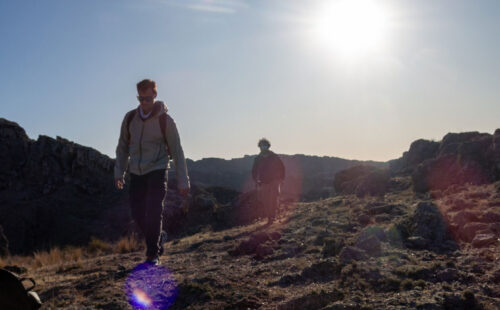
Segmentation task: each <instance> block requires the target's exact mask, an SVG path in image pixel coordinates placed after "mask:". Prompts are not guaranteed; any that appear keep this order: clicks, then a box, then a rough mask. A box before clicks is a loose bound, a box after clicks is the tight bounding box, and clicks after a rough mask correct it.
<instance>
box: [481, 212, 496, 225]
mask: <svg viewBox="0 0 500 310" xmlns="http://www.w3.org/2000/svg"><path fill="white" fill-rule="evenodd" d="M479 221H481V222H483V223H500V214H499V213H497V212H493V211H487V212H484V213H483V214H482V215H481V217H480V219H479Z"/></svg>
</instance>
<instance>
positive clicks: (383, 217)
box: [375, 214, 392, 223]
mask: <svg viewBox="0 0 500 310" xmlns="http://www.w3.org/2000/svg"><path fill="white" fill-rule="evenodd" d="M391 219H392V218H391V216H390V215H388V214H379V215H377V216H375V223H384V222H389V221H391Z"/></svg>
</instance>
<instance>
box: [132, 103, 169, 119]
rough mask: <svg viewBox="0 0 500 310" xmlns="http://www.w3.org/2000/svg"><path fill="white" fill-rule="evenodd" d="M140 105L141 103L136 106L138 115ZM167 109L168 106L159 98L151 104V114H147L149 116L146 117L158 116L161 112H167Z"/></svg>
mask: <svg viewBox="0 0 500 310" xmlns="http://www.w3.org/2000/svg"><path fill="white" fill-rule="evenodd" d="M140 107H141V105H140V104H139V106H138V107H137V113H138V114H139V115H140V113H139V108H140ZM167 111H168V107H167V105H166V104H165V103H164V102H163V101H160V100H158V101H155V103H154V106H153V111H152V113H151V115H149V117H148V118H146V119H149V118H153V117H158V115H161V113H167Z"/></svg>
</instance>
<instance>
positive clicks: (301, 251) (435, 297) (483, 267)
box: [28, 185, 500, 309]
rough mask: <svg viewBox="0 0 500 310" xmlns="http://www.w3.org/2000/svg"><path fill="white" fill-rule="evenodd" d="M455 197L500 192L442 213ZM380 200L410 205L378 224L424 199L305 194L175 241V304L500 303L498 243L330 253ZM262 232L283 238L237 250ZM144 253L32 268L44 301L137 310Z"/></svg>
mask: <svg viewBox="0 0 500 310" xmlns="http://www.w3.org/2000/svg"><path fill="white" fill-rule="evenodd" d="M473 192H483V193H484V192H486V193H488V195H470V193H473ZM454 199H455V200H456V199H462V200H466V201H468V202H470V203H471V204H472V205H474V206H475V207H474V208H475V210H476V211H478V212H485V211H486V209H488V210H489V211H493V212H498V211H497V210H498V208H499V207H498V206H499V204H498V202H499V201H500V197H499V196H498V193H496V192H495V187H494V186H492V185H490V186H484V187H474V188H471V189H467V190H465V191H462V192H459V193H454V194H451V195H449V196H445V197H441V198H439V199H437V200H436V201H435V202H436V204H437V205H438V206H440V208H441V209H442V210H443V212H454V211H453V210H451V209H452V208H449V207H447V204H448V203H453V201H454ZM376 200H378V201H382V202H383V203H385V204H400V205H401V210H402V212H400V213H401V214H399V215H397V214H396V215H395V214H392V215H390V216H377V217H376V216H372V217H371V219H370V220H371V222H372V223H371V224H369V225H374V224H375V223H374V222H375V220H377V221H378V223H376V225H378V226H381V227H383V228H384V227H388V226H390V225H391V224H392V223H394V222H396V221H398V220H399V218H401V217H402V216H404V214H405V213H407V212H411V209H412V206H413V204H414V203H415V202H416V201H417V198H416V197H414V195H413V193H412V192H410V191H405V192H401V193H395V194H387V195H386V196H385V197H384V198H366V199H360V198H357V197H354V196H343V197H335V198H331V199H327V200H323V201H318V202H313V203H298V204H296V205H294V206H293V207H292V208H291V209H289V210H287V211H285V212H283V213H282V215H281V218H280V222H279V223H274V224H273V225H271V226H266V225H265V221H260V222H256V223H254V224H252V225H248V226H242V227H237V228H233V229H229V230H224V231H219V232H210V231H209V232H205V233H199V234H196V235H193V236H191V237H188V238H184V239H180V240H176V241H171V242H169V243H168V244H167V251H166V253H167V255H164V256H163V257H162V265H163V266H166V267H167V268H168V269H170V270H171V272H172V273H173V276H174V278H175V280H176V283H177V285H178V288H179V297H178V300H177V303H176V304H174V306H173V307H172V309H185V308H186V309H247V308H249V309H257V308H258V309H276V308H277V307H278V309H322V308H323V309H402V308H405V309H444V307H445V306H447V307H455V306H454V305H455V304H457V303H462V304H465V305H467V303H468V305H469V306H470V305H472V304H473V303H476V304H478V303H479V304H480V305H481V306H482V307H483V308H484V309H500V287H499V285H498V280H499V278H500V269H499V267H498V260H499V258H500V248H499V242H497V243H496V244H494V245H491V246H490V247H489V248H486V249H484V248H483V249H474V248H472V247H471V246H470V245H469V244H463V243H461V244H460V246H461V249H460V250H459V251H456V252H453V253H443V254H439V253H435V252H429V251H427V250H410V249H406V248H399V247H397V246H392V245H391V244H390V243H388V242H382V255H381V256H379V257H370V258H367V259H363V260H361V261H358V262H352V263H342V262H340V260H339V257H338V255H335V253H330V254H329V255H328V253H327V254H325V251H326V252H328V251H327V250H328V249H325V242H326V243H328V242H329V241H330V242H336V241H337V242H338V241H339V240H340V241H342V242H344V243H346V244H352V243H354V240H355V239H356V237H357V236H358V235H359V232H360V231H361V230H362V229H363V228H364V227H363V226H364V225H361V224H360V223H359V216H360V214H361V213H363V210H364V209H365V206H366V205H367V204H368V203H370V202H373V201H376ZM450 214H451V215H453V214H452V213H450ZM259 232H265V233H268V234H270V235H273V236H274V237H275V239H276V240H269V241H267V242H266V243H264V246H263V247H264V248H265V249H264V251H263V252H262V253H264V254H267V255H263V257H255V255H253V254H250V255H231V254H230V252H231V251H234V250H235V249H237V248H238V246H239V245H240V244H241V243H242V241H245V240H248V239H249V237H250V236H252V235H255V234H256V233H259ZM497 237H498V235H497ZM269 249H272V250H269ZM266 251H267V253H265V252H266ZM271 252H272V253H271ZM334 252H335V251H334ZM142 260H143V252H142V251H136V252H131V253H125V254H107V255H96V256H95V257H92V258H87V259H80V260H76V261H69V262H67V263H64V262H59V263H57V264H53V265H44V266H42V267H36V266H32V267H30V268H29V269H28V276H31V277H33V278H35V280H36V281H37V282H38V287H37V289H36V290H37V291H38V293H39V295H40V296H41V299H42V301H44V306H43V308H42V309H53V308H65V309H85V308H88V309H94V308H95V309H131V307H130V306H129V305H128V303H127V301H126V297H125V294H124V290H123V287H124V283H125V280H126V279H127V277H128V275H129V273H130V271H131V270H132V269H133V268H134V267H135V266H136V265H137V264H138V263H140V262H141V261H142ZM42 265H43V264H42ZM437 275H439V277H437ZM341 305H342V306H341ZM419 307H420V308H419Z"/></svg>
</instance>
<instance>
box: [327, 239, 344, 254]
mask: <svg viewBox="0 0 500 310" xmlns="http://www.w3.org/2000/svg"><path fill="white" fill-rule="evenodd" d="M343 247H344V240H343V239H341V238H337V239H336V238H326V239H325V240H324V245H323V249H322V251H321V253H322V254H323V257H330V256H336V255H338V254H339V253H340V251H341V250H342V248H343Z"/></svg>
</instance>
